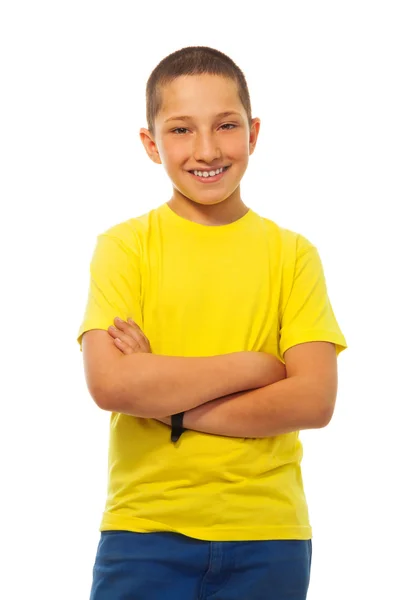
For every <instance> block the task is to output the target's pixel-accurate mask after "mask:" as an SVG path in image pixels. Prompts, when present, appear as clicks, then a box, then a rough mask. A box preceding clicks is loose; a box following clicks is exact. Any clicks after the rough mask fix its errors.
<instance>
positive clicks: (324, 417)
mask: <svg viewBox="0 0 416 600" xmlns="http://www.w3.org/2000/svg"><path fill="white" fill-rule="evenodd" d="M334 408H335V403H334V404H331V405H330V406H329V405H328V404H326V405H325V406H324V407H323V408H322V409H321V410H320V411H319V413H318V416H317V427H318V428H323V427H327V425H329V424H330V422H331V420H332V417H333V414H334Z"/></svg>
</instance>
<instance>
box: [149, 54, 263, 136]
mask: <svg viewBox="0 0 416 600" xmlns="http://www.w3.org/2000/svg"><path fill="white" fill-rule="evenodd" d="M204 74H210V75H222V76H223V77H228V78H229V79H232V80H233V81H235V82H236V84H237V89H238V95H239V97H240V100H241V103H242V105H243V106H244V109H245V111H246V113H247V118H248V123H249V125H251V118H252V117H251V102H250V94H249V91H248V87H247V82H246V78H245V76H244V74H243V72H242V71H241V69H240V68H239V67H238V66H237V65H236V64H235V62H234V61H233V60H231V58H229V56H227V55H226V54H224V53H223V52H220V51H219V50H215V49H214V48H209V47H207V46H188V47H186V48H182V49H181V50H177V51H176V52H173V53H172V54H169V55H168V56H166V57H165V58H164V59H163V60H162V61H161V62H160V63H159V64H158V65H157V66H156V67H155V69H154V70H153V71H152V73H151V75H150V77H149V79H148V81H147V85H146V118H147V127H148V129H149V131H150V133H151V134H152V135H154V133H155V118H156V115H157V114H158V112H159V110H160V109H161V107H162V89H163V86H164V85H166V84H168V83H170V82H171V81H173V80H174V79H176V78H177V77H181V76H183V75H204Z"/></svg>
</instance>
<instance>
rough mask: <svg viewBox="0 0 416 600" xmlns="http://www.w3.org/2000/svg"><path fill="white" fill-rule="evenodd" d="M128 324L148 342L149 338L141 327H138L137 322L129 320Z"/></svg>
mask: <svg viewBox="0 0 416 600" xmlns="http://www.w3.org/2000/svg"><path fill="white" fill-rule="evenodd" d="M127 324H128V325H130V326H131V327H132V328H133V330H137V332H138V333H139V334H140V335H142V336H143V337H144V339H145V340H147V337H146V336H145V335H144V333H143V331H142V330H141V329H140V327H139V326H138V325H137V323H136V322H135V321H133V319H130V318H128V319H127Z"/></svg>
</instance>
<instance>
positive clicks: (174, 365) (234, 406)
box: [103, 324, 337, 438]
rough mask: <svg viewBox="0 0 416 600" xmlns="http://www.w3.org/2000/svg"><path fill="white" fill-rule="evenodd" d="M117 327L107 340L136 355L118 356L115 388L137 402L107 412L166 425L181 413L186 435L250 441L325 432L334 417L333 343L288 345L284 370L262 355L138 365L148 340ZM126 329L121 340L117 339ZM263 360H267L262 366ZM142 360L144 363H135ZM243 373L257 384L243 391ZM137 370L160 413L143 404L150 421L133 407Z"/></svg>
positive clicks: (152, 360)
mask: <svg viewBox="0 0 416 600" xmlns="http://www.w3.org/2000/svg"><path fill="white" fill-rule="evenodd" d="M118 327H119V329H118V331H117V332H116V333H114V332H110V334H111V335H112V336H113V337H115V336H116V335H118V336H119V337H122V338H123V339H124V340H125V341H129V342H130V344H131V345H130V347H129V348H128V349H127V346H126V347H125V349H124V350H123V346H122V345H120V344H119V343H117V344H116V345H117V346H118V348H119V350H120V351H121V352H123V354H133V356H131V357H129V356H125V357H122V358H125V359H126V361H124V360H121V361H120V365H121V367H120V366H119V367H118V369H117V372H118V374H119V386H118V389H120V386H121V387H123V388H124V390H125V391H127V392H128V393H129V394H130V398H133V399H134V400H133V401H130V403H128V404H126V403H124V404H123V402H120V401H119V402H117V403H113V404H112V405H111V406H110V405H107V406H106V407H105V408H106V409H107V410H112V411H115V412H121V413H125V414H131V415H134V416H139V417H140V416H141V417H150V418H154V419H156V420H159V421H161V422H162V423H165V424H166V425H169V426H170V416H164V415H171V414H174V413H175V412H180V411H185V416H184V427H185V428H186V429H191V430H195V431H200V432H204V433H209V434H213V435H222V436H228V437H248V438H250V437H252V438H257V437H270V436H276V435H279V434H282V433H288V432H291V431H298V430H301V429H313V428H319V427H324V426H325V425H327V424H328V423H329V421H330V419H331V417H332V414H333V410H334V405H335V399H336V394H337V360H336V352H335V345H334V344H333V343H330V342H321V341H317V342H307V343H302V344H298V345H296V346H293V347H291V348H289V349H288V350H287V351H286V352H285V355H284V360H285V366H284V365H283V364H282V363H281V362H280V361H278V359H277V358H275V357H272V356H271V355H268V356H266V357H265V356H264V354H263V353H256V352H252V353H236V354H235V355H228V356H225V355H224V356H218V357H212V358H208V359H206V358H205V359H204V358H177V357H164V356H157V355H152V354H151V353H150V354H141V356H142V357H143V358H140V356H138V354H137V352H139V353H141V352H144V353H147V352H149V348H150V346H149V342H148V340H147V338H145V336H144V334H143V333H142V332H141V330H140V329H139V328H138V326H137V325H134V327H132V326H131V325H128V324H124V325H123V326H120V325H118ZM123 327H124V334H123V335H121V329H123ZM133 336H135V338H136V341H134V339H133ZM123 343H124V342H123ZM133 347H134V348H133ZM243 354H244V355H245V356H242V355H243ZM260 354H263V356H260ZM237 355H238V356H237ZM146 357H147V358H146ZM260 358H266V359H267V358H269V359H272V361H270V360H268V361H267V360H266V361H263V360H262V361H261V362H259V359H260ZM240 359H244V361H243V362H242V361H241V360H240ZM247 359H249V363H247ZM254 359H255V360H254ZM143 360H144V361H145V362H141V363H139V361H143ZM253 360H254V362H253ZM192 361H193V362H192ZM207 361H208V362H207ZM211 361H214V362H211ZM208 363H209V364H208ZM139 364H141V368H140V369H138V365H139ZM209 365H210V366H209ZM241 365H244V366H243V367H242V366H241ZM265 365H266V367H265ZM248 368H251V369H252V372H253V373H256V376H255V378H254V379H253V378H250V379H247V378H246V381H245V384H244V386H243V385H241V384H242V379H243V374H242V373H243V372H244V371H247V370H248ZM198 369H200V370H198ZM197 370H198V372H197V373H195V371H197ZM138 371H144V372H146V373H150V376H148V377H147V380H148V383H147V385H148V387H147V389H145V391H144V392H143V395H144V396H145V397H146V398H149V397H151V398H152V400H156V403H155V406H156V405H159V408H158V412H157V411H155V409H154V408H153V406H151V405H152V404H153V402H152V401H151V402H147V401H146V411H147V414H144V410H145V409H144V406H143V403H142V406H139V405H138V404H137V400H136V398H137V393H138V391H139V390H144V387H143V381H140V382H138V381H137V372H138ZM259 371H262V373H263V375H262V376H261V377H258V376H257V373H259ZM161 373H163V377H161ZM214 374H215V375H214ZM213 379H215V385H214V384H213ZM253 382H255V383H253ZM248 383H250V384H248ZM156 388H159V389H160V390H161V391H160V392H159V395H157V394H156V392H155V389H156ZM175 388H176V389H177V390H178V392H177V393H176V398H173V396H174V392H171V389H175ZM136 390H137V392H136ZM236 390H244V391H236ZM218 391H219V392H220V393H218ZM230 392H232V393H230ZM224 394H227V395H224ZM202 396H204V398H202ZM161 398H163V401H162V404H163V405H164V406H166V407H167V406H168V405H169V406H170V410H167V408H166V409H165V410H166V412H163V409H162V408H161V407H160V404H161V403H160V399H161ZM166 398H168V401H166ZM135 402H136V405H134V403H135ZM179 404H181V406H179ZM184 404H186V406H185V405H184ZM149 406H151V408H152V410H150V408H148V407H149ZM103 408H104V406H103ZM152 411H153V412H152Z"/></svg>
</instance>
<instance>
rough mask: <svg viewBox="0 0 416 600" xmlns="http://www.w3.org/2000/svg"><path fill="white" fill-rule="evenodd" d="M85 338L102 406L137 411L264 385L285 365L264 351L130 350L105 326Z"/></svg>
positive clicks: (190, 404)
mask: <svg viewBox="0 0 416 600" xmlns="http://www.w3.org/2000/svg"><path fill="white" fill-rule="evenodd" d="M93 331H94V332H95V333H94V334H93V333H92V332H93ZM97 334H98V335H97ZM82 342H83V346H82V349H83V354H84V368H85V374H86V379H87V383H88V387H89V390H90V392H91V395H92V396H93V398H94V400H95V401H96V403H97V404H98V406H100V408H102V409H104V410H108V411H112V412H120V413H124V414H128V415H132V416H136V417H144V418H158V417H165V416H167V415H172V414H175V413H178V412H182V411H186V410H190V409H192V408H195V407H196V406H200V405H201V404H204V403H205V402H210V401H211V400H215V399H217V398H221V397H223V396H227V395H229V394H233V393H237V392H242V391H246V390H251V389H255V388H259V387H264V386H266V385H270V384H272V383H274V382H275V381H277V380H278V379H276V378H279V373H280V371H281V369H282V368H284V365H283V364H282V363H280V361H278V359H277V358H276V357H274V356H273V355H271V354H266V353H264V352H233V353H230V354H223V355H218V356H208V357H178V356H162V355H158V354H152V353H145V352H137V353H135V354H129V355H124V354H123V353H122V352H120V351H119V350H118V349H117V348H115V346H114V343H113V339H112V338H111V336H110V335H109V334H108V332H104V331H103V330H98V331H97V330H91V332H86V333H85V334H84V335H83V340H82Z"/></svg>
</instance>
